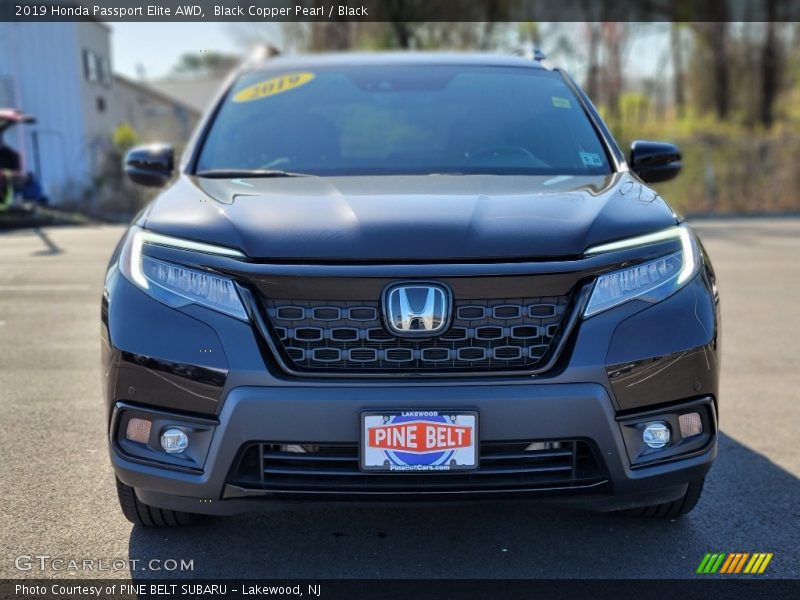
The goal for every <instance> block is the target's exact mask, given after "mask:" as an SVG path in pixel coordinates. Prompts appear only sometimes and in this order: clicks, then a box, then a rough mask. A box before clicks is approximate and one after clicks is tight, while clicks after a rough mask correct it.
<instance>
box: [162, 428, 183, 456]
mask: <svg viewBox="0 0 800 600" xmlns="http://www.w3.org/2000/svg"><path fill="white" fill-rule="evenodd" d="M188 446H189V438H188V437H187V435H186V434H185V433H183V431H181V430H180V429H177V428H175V427H170V428H169V429H166V430H164V433H162V434H161V448H163V449H164V452H167V453H168V454H179V453H180V452H183V451H184V450H186V448H187V447H188Z"/></svg>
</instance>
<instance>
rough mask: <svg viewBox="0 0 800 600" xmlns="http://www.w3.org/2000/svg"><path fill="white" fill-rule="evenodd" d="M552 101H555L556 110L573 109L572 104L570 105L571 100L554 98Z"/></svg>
mask: <svg viewBox="0 0 800 600" xmlns="http://www.w3.org/2000/svg"><path fill="white" fill-rule="evenodd" d="M551 100H552V101H553V106H555V107H556V108H572V104H570V102H569V99H567V98H561V97H559V96H552V97H551Z"/></svg>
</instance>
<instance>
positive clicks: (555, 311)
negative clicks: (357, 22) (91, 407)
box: [101, 53, 720, 526]
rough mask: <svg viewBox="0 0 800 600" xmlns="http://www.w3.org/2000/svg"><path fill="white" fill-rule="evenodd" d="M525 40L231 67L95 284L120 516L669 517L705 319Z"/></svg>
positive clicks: (707, 337)
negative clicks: (521, 46) (510, 510)
mask: <svg viewBox="0 0 800 600" xmlns="http://www.w3.org/2000/svg"><path fill="white" fill-rule="evenodd" d="M681 166H682V165H681V155H680V151H679V150H678V148H676V147H675V146H673V145H672V144H669V143H664V142H651V141H637V142H634V143H633V145H632V146H631V148H630V152H629V154H628V155H627V156H626V155H624V154H623V153H622V152H621V151H620V149H619V147H618V146H617V144H616V142H615V141H614V139H613V137H612V136H611V134H610V133H609V131H608V129H607V127H606V125H605V124H604V123H603V121H602V119H601V118H600V116H599V114H598V112H597V110H596V109H595V108H594V106H593V105H592V103H591V101H590V99H589V98H588V97H587V96H586V95H585V94H584V92H583V91H582V90H581V89H580V87H578V85H577V84H576V83H575V82H574V81H573V80H572V79H571V78H570V76H569V75H568V74H566V73H565V72H564V71H562V70H560V69H557V68H554V67H552V66H551V65H549V63H548V62H547V61H546V59H544V57H543V56H542V55H541V53H536V54H535V56H533V57H531V58H525V57H522V56H493V55H483V54H418V53H405V54H370V55H359V54H339V55H316V56H287V57H274V58H270V59H264V60H260V59H259V60H251V61H248V62H246V63H245V64H244V65H243V66H242V67H241V68H240V69H239V71H238V73H237V74H235V76H234V77H233V78H232V79H231V82H230V83H229V84H228V85H227V87H226V88H225V89H223V90H221V92H220V95H219V97H218V99H217V100H216V101H215V103H214V106H213V107H212V109H211V110H210V111H209V112H208V114H207V116H206V117H205V118H204V120H203V121H202V123H201V124H200V125H199V127H198V129H197V131H196V132H195V134H194V137H193V138H192V140H191V141H190V142H189V144H188V146H187V148H186V150H185V152H184V153H183V155H182V156H180V157H176V156H175V155H174V152H173V150H172V148H171V147H169V146H167V145H163V144H157V143H153V144H150V145H147V146H140V147H136V148H134V149H132V150H131V151H130V152H129V153H128V155H127V156H126V158H125V164H124V167H125V170H126V173H127V175H128V176H129V178H130V179H131V180H133V181H134V182H137V183H139V184H142V185H147V186H162V187H163V188H164V189H163V190H162V191H161V193H160V195H159V196H158V197H157V198H156V199H155V200H153V201H152V202H151V203H150V204H149V205H148V206H147V207H146V208H145V209H144V210H143V211H142V212H141V213H140V214H139V215H138V216H137V217H136V218H135V219H134V221H133V223H132V224H131V226H130V227H129V229H128V230H127V231H126V233H125V234H124V236H123V238H122V240H121V241H120V242H119V244H118V246H117V248H116V249H115V251H114V253H113V256H112V257H111V261H110V264H109V267H108V272H107V275H106V280H105V288H104V293H103V298H102V312H101V318H102V349H103V352H102V357H103V372H104V374H105V376H104V383H103V385H104V393H105V399H106V410H107V426H108V440H109V450H110V456H111V462H112V465H113V467H114V471H115V475H116V480H117V490H118V493H119V501H120V505H121V508H122V511H123V513H124V514H125V516H126V517H127V518H128V519H130V520H131V521H132V522H134V523H137V524H139V525H143V526H169V525H183V524H188V523H191V522H194V521H196V520H197V519H198V517H199V516H201V515H208V514H210V515H231V514H236V513H241V512H245V511H251V510H259V509H264V508H267V507H271V506H275V505H278V504H280V503H285V502H300V501H315V502H338V501H359V502H378V501H386V500H391V501H393V502H413V501H444V502H448V501H449V502H456V501H458V502H476V501H481V500H500V499H516V500H518V501H523V500H525V501H536V502H541V503H557V504H560V505H562V506H569V507H572V508H575V507H578V508H587V509H591V510H594V511H600V512H610V511H623V512H625V513H627V514H629V515H633V516H646V517H668V518H672V517H676V516H678V515H681V514H684V513H687V512H689V511H690V510H691V509H692V508H693V507H694V506H695V504H696V503H697V502H698V499H699V498H700V494H701V491H702V488H703V481H704V479H705V476H706V474H707V473H708V470H709V469H710V468H711V465H712V463H713V461H714V459H715V457H716V452H717V437H718V430H717V420H718V405H719V394H718V391H719V382H718V376H719V354H720V310H719V297H718V294H717V287H716V280H715V275H714V270H713V268H712V266H711V263H710V261H709V258H708V255H707V254H706V251H705V249H704V248H703V246H702V244H701V243H700V241H699V240H698V239H697V237H696V236H695V234H694V233H693V232H692V230H691V229H690V228H689V227H688V226H687V225H686V223H684V222H683V220H682V218H680V217H679V216H677V215H676V214H675V212H674V211H673V210H672V209H671V208H670V206H669V205H668V204H667V202H666V201H665V200H664V199H663V198H662V197H661V196H660V195H659V194H658V192H657V191H655V190H654V189H653V188H652V187H650V185H651V184H653V183H658V182H661V181H665V180H667V179H670V178H672V177H674V176H675V175H677V174H678V172H679V171H680V169H681Z"/></svg>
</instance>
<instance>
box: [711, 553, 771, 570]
mask: <svg viewBox="0 0 800 600" xmlns="http://www.w3.org/2000/svg"><path fill="white" fill-rule="evenodd" d="M772 555H773V553H772V552H754V553H752V554H751V553H749V552H731V553H726V552H707V553H706V555H705V556H704V557H703V560H702V561H700V565H699V566H698V567H697V571H696V572H697V573H700V574H701V575H713V574H715V573H720V574H725V575H734V574H737V573H748V574H751V575H754V574H759V575H760V574H761V573H763V572H764V571H765V570H766V569H767V565H768V564H769V561H771V560H772Z"/></svg>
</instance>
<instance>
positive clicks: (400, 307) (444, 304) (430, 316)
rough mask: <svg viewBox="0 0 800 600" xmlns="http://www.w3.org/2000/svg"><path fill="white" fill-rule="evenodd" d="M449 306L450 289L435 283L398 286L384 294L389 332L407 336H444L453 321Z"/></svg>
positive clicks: (384, 309) (390, 288)
mask: <svg viewBox="0 0 800 600" xmlns="http://www.w3.org/2000/svg"><path fill="white" fill-rule="evenodd" d="M450 305H451V297H450V290H448V289H447V288H446V287H444V286H442V285H438V284H433V283H401V284H396V285H393V286H391V287H388V288H386V291H385V292H384V294H383V311H384V315H385V316H386V324H387V325H388V327H389V331H391V332H392V333H394V334H395V335H398V336H404V337H424V336H433V335H438V334H440V333H444V331H445V329H446V328H447V325H448V324H449V321H450Z"/></svg>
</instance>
